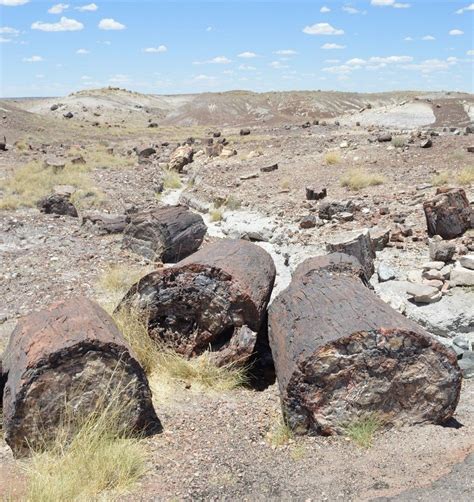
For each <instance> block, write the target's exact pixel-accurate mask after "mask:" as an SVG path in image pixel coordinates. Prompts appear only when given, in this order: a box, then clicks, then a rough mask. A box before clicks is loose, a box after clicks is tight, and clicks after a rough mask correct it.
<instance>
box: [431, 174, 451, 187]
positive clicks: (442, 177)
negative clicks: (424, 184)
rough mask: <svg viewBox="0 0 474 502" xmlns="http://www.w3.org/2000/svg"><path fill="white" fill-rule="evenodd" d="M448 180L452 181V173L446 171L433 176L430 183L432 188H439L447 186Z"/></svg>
mask: <svg viewBox="0 0 474 502" xmlns="http://www.w3.org/2000/svg"><path fill="white" fill-rule="evenodd" d="M450 180H452V173H450V172H448V171H443V172H442V173H439V174H437V175H435V176H433V179H432V180H431V183H432V184H433V185H434V186H441V185H447V184H448V183H449V181H450Z"/></svg>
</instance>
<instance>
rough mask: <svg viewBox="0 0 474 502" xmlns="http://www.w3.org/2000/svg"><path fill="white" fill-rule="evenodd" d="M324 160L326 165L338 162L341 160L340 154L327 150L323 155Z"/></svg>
mask: <svg viewBox="0 0 474 502" xmlns="http://www.w3.org/2000/svg"><path fill="white" fill-rule="evenodd" d="M324 162H326V165H328V166H332V165H334V164H339V162H341V156H340V155H339V153H338V152H327V153H326V154H325V155H324Z"/></svg>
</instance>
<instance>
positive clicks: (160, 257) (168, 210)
mask: <svg viewBox="0 0 474 502" xmlns="http://www.w3.org/2000/svg"><path fill="white" fill-rule="evenodd" d="M206 231H207V227H206V225H205V223H204V221H203V219H202V217H201V216H200V215H198V214H195V213H192V212H191V211H189V209H187V208H186V207H184V206H169V207H162V208H159V209H155V210H153V211H146V212H141V213H135V214H132V215H131V216H130V223H129V224H128V225H127V226H126V228H125V230H124V234H123V245H124V247H126V248H128V249H131V250H132V251H133V252H135V253H137V254H140V255H142V256H144V257H145V258H148V259H149V260H153V261H162V262H164V263H175V262H177V261H179V260H181V259H183V258H185V257H186V256H189V255H190V254H191V253H194V251H196V250H197V249H198V248H199V246H200V245H201V243H202V241H203V239H204V236H205V235H206Z"/></svg>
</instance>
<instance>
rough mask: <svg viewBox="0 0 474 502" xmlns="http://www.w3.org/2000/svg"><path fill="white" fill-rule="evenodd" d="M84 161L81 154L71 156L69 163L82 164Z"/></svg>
mask: <svg viewBox="0 0 474 502" xmlns="http://www.w3.org/2000/svg"><path fill="white" fill-rule="evenodd" d="M85 163H86V159H85V158H84V157H83V156H82V155H78V156H77V157H73V158H72V159H71V164H73V165H75V166H76V165H84V164H85Z"/></svg>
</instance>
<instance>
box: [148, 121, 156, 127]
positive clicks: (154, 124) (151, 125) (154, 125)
mask: <svg viewBox="0 0 474 502" xmlns="http://www.w3.org/2000/svg"><path fill="white" fill-rule="evenodd" d="M148 127H150V128H155V127H158V124H157V123H156V122H150V123H149V124H148Z"/></svg>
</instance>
